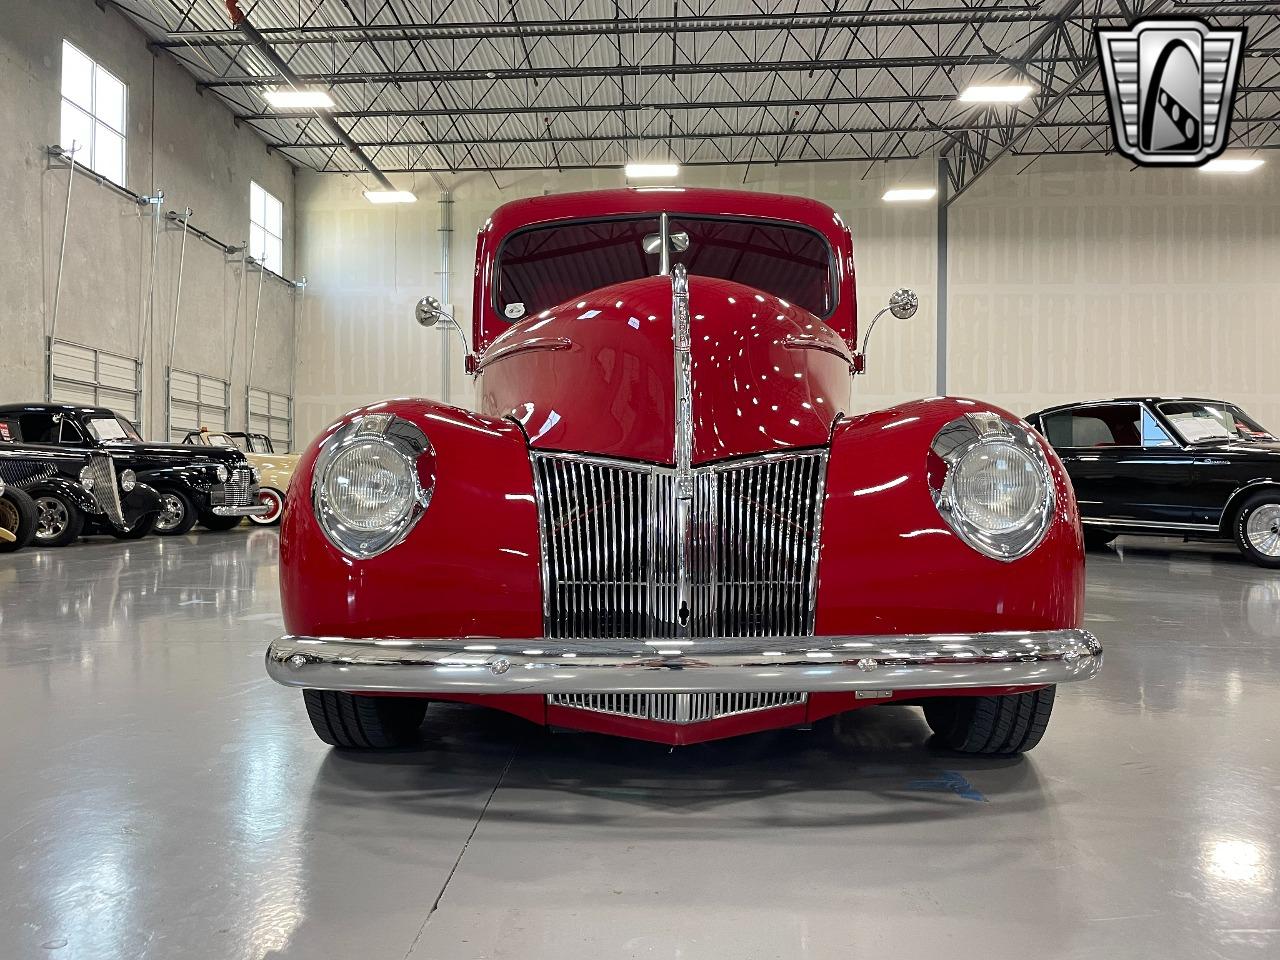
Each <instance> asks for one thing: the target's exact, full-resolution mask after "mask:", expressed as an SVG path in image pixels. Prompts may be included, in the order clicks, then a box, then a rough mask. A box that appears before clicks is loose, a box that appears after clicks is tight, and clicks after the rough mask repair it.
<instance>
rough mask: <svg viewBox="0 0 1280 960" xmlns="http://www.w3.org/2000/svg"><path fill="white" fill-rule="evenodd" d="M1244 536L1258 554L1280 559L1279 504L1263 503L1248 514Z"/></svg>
mask: <svg viewBox="0 0 1280 960" xmlns="http://www.w3.org/2000/svg"><path fill="white" fill-rule="evenodd" d="M1244 535H1245V539H1247V540H1248V541H1249V545H1250V546H1251V547H1253V549H1255V550H1257V551H1258V553H1260V554H1262V555H1263V556H1264V557H1274V558H1277V559H1280V503H1264V504H1262V505H1261V506H1260V507H1258V508H1257V509H1255V510H1254V511H1253V512H1252V513H1250V514H1249V519H1248V520H1247V521H1246V522H1245V526H1244Z"/></svg>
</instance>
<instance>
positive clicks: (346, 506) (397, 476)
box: [324, 440, 416, 532]
mask: <svg viewBox="0 0 1280 960" xmlns="http://www.w3.org/2000/svg"><path fill="white" fill-rule="evenodd" d="M415 486H416V483H415V481H414V476H413V466H412V464H410V463H409V461H408V460H407V459H406V458H405V457H404V456H403V455H402V454H401V453H400V452H399V451H397V450H396V449H395V448H394V447H392V446H391V445H390V444H388V443H385V442H383V441H381V440H362V441H360V442H359V443H356V444H354V445H352V446H350V447H347V448H346V449H345V450H343V451H341V452H340V453H339V454H338V455H337V456H335V457H334V458H333V461H332V463H330V464H329V469H328V470H326V471H325V476H324V492H325V499H326V500H327V501H328V505H329V509H330V510H332V511H333V514H334V517H335V519H337V521H338V522H339V523H341V524H343V525H344V526H346V527H349V528H350V529H352V530H359V531H361V532H369V531H374V530H382V529H384V528H385V527H386V526H387V525H389V524H391V523H393V522H395V521H396V520H398V519H399V518H400V517H402V516H404V514H405V513H406V511H407V510H408V509H409V507H410V505H411V504H412V503H413V499H414V487H415Z"/></svg>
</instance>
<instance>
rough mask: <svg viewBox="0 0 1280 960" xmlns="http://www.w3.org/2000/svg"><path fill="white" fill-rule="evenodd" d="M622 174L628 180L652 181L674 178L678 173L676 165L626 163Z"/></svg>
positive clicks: (678, 166) (678, 165)
mask: <svg viewBox="0 0 1280 960" xmlns="http://www.w3.org/2000/svg"><path fill="white" fill-rule="evenodd" d="M623 172H625V173H626V175H627V179H629V180H653V179H667V178H670V177H674V176H675V175H676V174H678V173H679V172H680V164H678V163H628V164H627V165H626V166H625V167H624V168H623Z"/></svg>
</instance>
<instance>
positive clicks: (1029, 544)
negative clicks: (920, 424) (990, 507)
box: [929, 411, 1057, 563]
mask: <svg viewBox="0 0 1280 960" xmlns="http://www.w3.org/2000/svg"><path fill="white" fill-rule="evenodd" d="M998 446H1005V447H1011V448H1013V449H1014V450H1016V451H1017V452H1018V453H1020V454H1022V455H1023V456H1025V457H1027V458H1028V459H1029V460H1030V461H1031V463H1032V464H1034V466H1035V467H1036V468H1037V469H1038V471H1039V473H1040V491H1039V493H1040V496H1039V499H1038V500H1037V502H1036V504H1035V506H1034V507H1033V508H1032V510H1031V511H1030V512H1029V513H1028V514H1027V515H1026V516H1025V517H1024V518H1023V519H1022V521H1021V522H1020V523H1019V524H1018V525H1016V526H1014V527H1011V528H1010V529H1008V530H1002V531H999V532H994V531H990V530H987V529H984V528H983V527H981V526H980V525H979V524H977V523H975V522H974V521H973V520H972V519H971V518H970V517H969V516H968V515H967V514H966V511H965V506H964V504H963V503H962V502H960V501H959V499H958V498H957V494H956V492H955V487H954V480H955V475H956V472H957V470H958V469H959V467H960V465H961V463H962V462H963V461H964V460H965V459H966V458H967V457H969V456H972V455H974V454H975V453H976V454H982V453H987V452H990V451H991V450H992V449H993V448H995V447H998ZM930 451H931V452H932V453H933V454H934V456H936V458H937V460H936V461H931V469H930V470H929V490H930V493H931V494H932V495H933V502H934V506H936V507H937V508H938V513H939V514H941V516H942V519H943V520H945V521H946V522H947V525H948V526H949V527H950V528H951V529H952V530H953V531H954V532H955V533H956V535H957V536H959V537H960V539H961V540H963V541H964V542H965V543H967V544H968V545H969V546H970V547H972V548H973V549H974V550H977V551H978V552H979V553H982V554H985V555H986V556H988V557H991V558H992V559H994V560H1000V561H1003V562H1005V563H1011V562H1013V561H1014V560H1020V559H1021V558H1023V557H1025V556H1027V555H1028V554H1029V553H1031V552H1032V551H1033V550H1035V548H1036V547H1038V546H1040V544H1041V542H1043V540H1044V538H1045V535H1046V534H1048V532H1049V527H1050V526H1051V525H1052V522H1053V515H1054V510H1055V509H1056V505H1057V492H1056V489H1055V487H1054V482H1053V472H1052V470H1050V468H1049V461H1048V459H1047V458H1046V457H1045V454H1044V450H1043V448H1042V447H1041V446H1040V443H1039V441H1038V440H1037V439H1036V436H1035V434H1034V433H1033V432H1032V430H1031V429H1030V428H1028V427H1026V426H1023V425H1022V424H1020V423H1015V422H1013V421H1010V420H1006V419H1005V418H1004V417H1001V416H999V415H998V414H995V413H991V412H989V411H982V412H978V413H967V414H965V415H964V416H962V417H958V418H956V419H955V420H952V421H951V422H950V423H948V424H947V425H946V426H944V427H943V428H942V429H941V430H939V431H938V433H937V435H936V436H935V437H934V438H933V443H932V444H931V445H930ZM939 462H940V464H941V466H940V467H939Z"/></svg>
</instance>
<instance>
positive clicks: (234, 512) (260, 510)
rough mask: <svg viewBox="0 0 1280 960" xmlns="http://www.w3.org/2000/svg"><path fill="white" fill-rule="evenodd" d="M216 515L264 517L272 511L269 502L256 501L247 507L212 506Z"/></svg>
mask: <svg viewBox="0 0 1280 960" xmlns="http://www.w3.org/2000/svg"><path fill="white" fill-rule="evenodd" d="M211 512H212V513H213V515H214V516H215V517H263V516H266V515H267V514H268V513H270V512H271V505H270V504H268V503H255V504H251V505H250V506H247V507H212V508H211Z"/></svg>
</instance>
